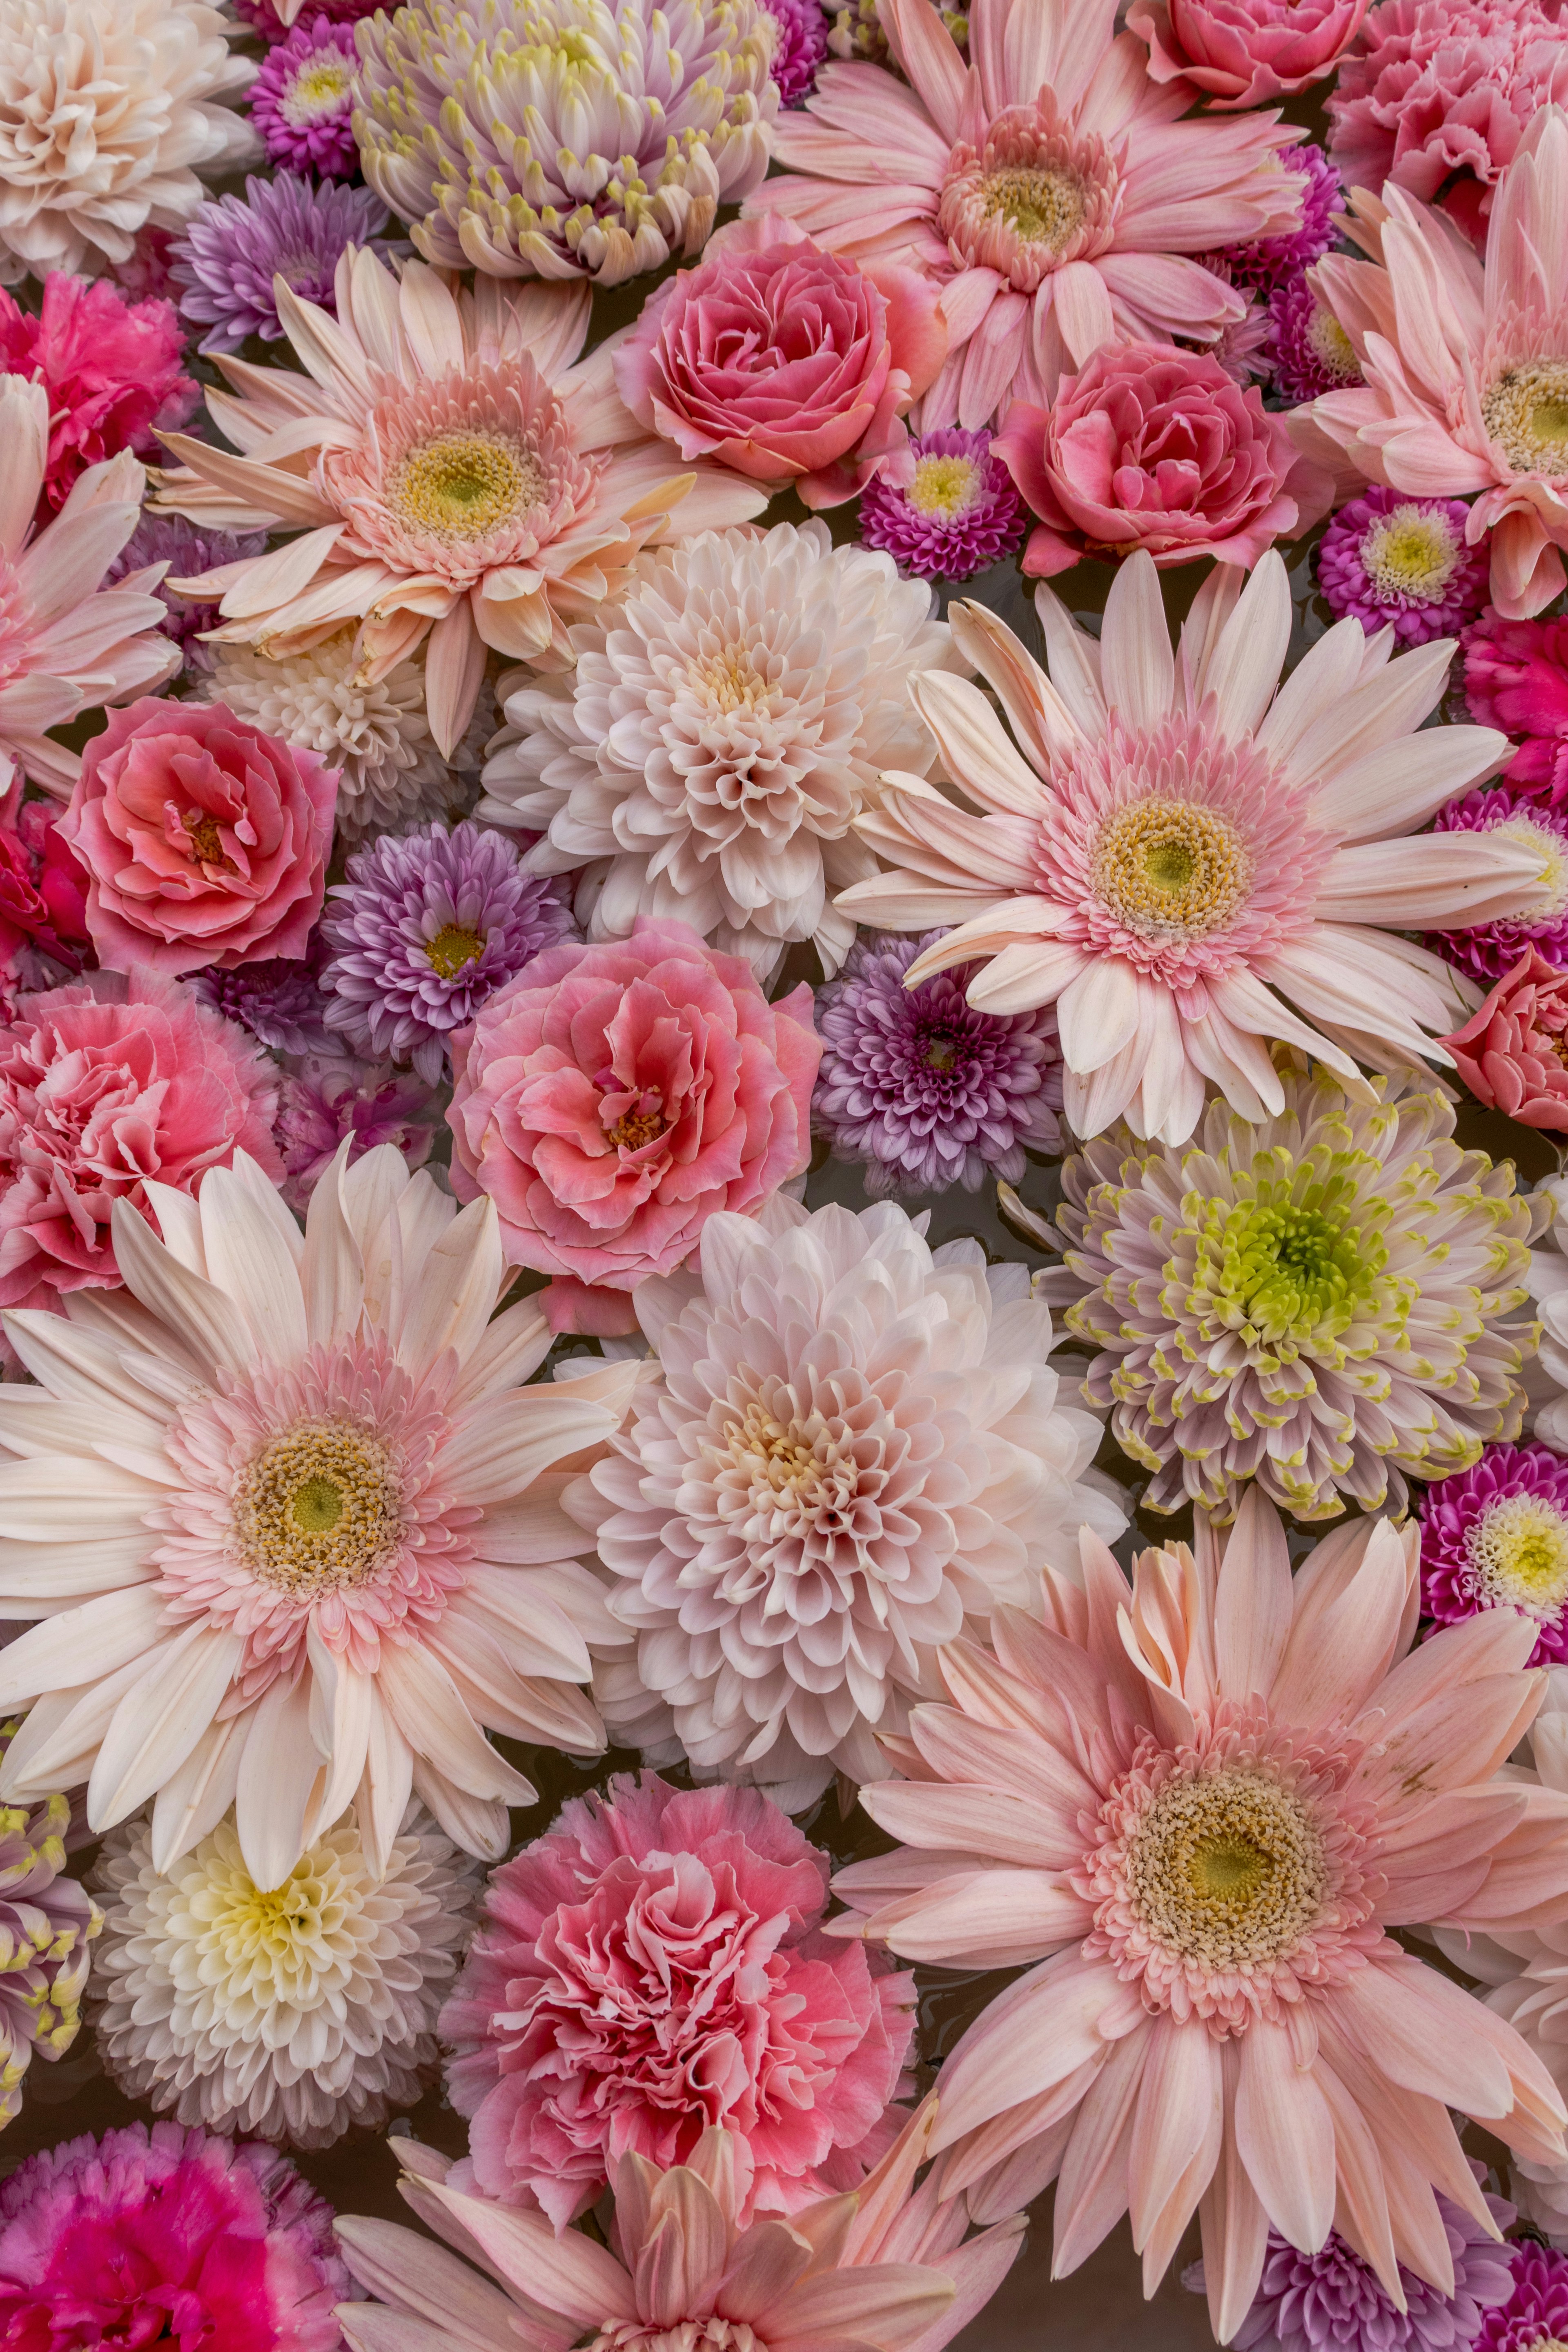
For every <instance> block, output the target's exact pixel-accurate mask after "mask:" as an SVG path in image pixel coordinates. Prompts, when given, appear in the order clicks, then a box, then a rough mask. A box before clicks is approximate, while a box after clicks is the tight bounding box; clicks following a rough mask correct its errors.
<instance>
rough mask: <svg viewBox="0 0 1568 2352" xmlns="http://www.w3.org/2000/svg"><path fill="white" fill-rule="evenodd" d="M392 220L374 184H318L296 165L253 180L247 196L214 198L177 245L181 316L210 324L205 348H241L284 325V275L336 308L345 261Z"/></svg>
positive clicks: (272, 338) (306, 294) (309, 296)
mask: <svg viewBox="0 0 1568 2352" xmlns="http://www.w3.org/2000/svg"><path fill="white" fill-rule="evenodd" d="M385 226H386V207H385V205H384V204H382V203H381V202H380V201H379V199H378V198H376V197H375V196H374V195H372V194H371V192H370V190H369V189H368V188H342V187H331V186H328V187H323V188H317V187H312V186H311V184H310V182H309V181H308V180H301V179H299V178H296V176H295V175H294V173H291V172H279V173H278V175H277V176H276V178H274V179H271V180H247V182H246V184H245V199H244V202H243V203H242V202H241V201H240V199H239V197H238V196H219V197H217V198H216V200H215V201H213V202H211V203H209V204H205V205H202V207H201V209H200V210H199V212H197V214H196V215H195V218H194V219H193V220H192V221H191V223H190V225H189V226H188V227H187V228H186V230H185V233H184V236H182V237H181V238H180V240H179V242H178V244H177V245H176V247H174V271H173V277H174V284H175V285H176V286H177V287H178V288H179V289H180V296H179V300H180V316H181V317H182V318H183V319H188V320H191V321H192V322H193V324H195V325H196V326H205V328H206V330H207V332H206V333H205V335H204V336H203V338H202V341H201V345H200V348H201V350H203V351H204V352H237V351H238V349H239V347H240V345H241V344H242V343H243V342H244V341H245V340H246V338H247V336H249V335H259V336H260V337H261V338H262V340H263V341H265V342H268V343H275V342H277V341H278V340H279V337H280V336H281V335H282V333H283V324H282V321H281V320H280V319H279V315H278V297H277V292H276V281H277V279H279V278H282V280H283V282H284V284H285V285H286V286H289V287H291V288H292V289H293V290H294V292H295V293H296V294H299V295H301V296H302V297H303V298H304V299H305V300H306V301H307V302H318V303H320V304H321V305H322V307H323V308H324V309H326V310H333V309H334V308H335V303H336V296H335V292H334V280H335V276H336V271H337V267H338V263H339V261H340V260H341V259H342V256H343V255H344V254H345V253H347V252H349V251H350V250H351V249H352V248H353V247H355V246H364V245H370V244H371V243H373V241H374V239H375V238H376V237H377V236H379V235H380V233H381V231H382V230H383V229H384V227H385Z"/></svg>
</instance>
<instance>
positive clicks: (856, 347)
mask: <svg viewBox="0 0 1568 2352" xmlns="http://www.w3.org/2000/svg"><path fill="white" fill-rule="evenodd" d="M946 356H947V329H946V327H945V326H944V325H943V323H942V310H941V308H940V306H939V304H938V300H937V289H936V287H935V286H934V285H932V284H931V282H930V281H929V280H928V279H927V278H923V277H921V275H920V274H919V273H917V272H916V271H915V270H913V269H911V268H907V267H902V266H900V265H899V264H897V263H894V262H889V261H880V262H878V261H868V262H867V263H866V264H865V265H864V266H863V267H860V268H857V266H856V264H855V263H854V262H853V261H849V260H840V259H839V258H838V257H837V256H836V255H834V254H831V253H825V252H824V251H823V249H822V247H820V246H819V245H817V244H816V243H815V242H814V241H813V239H812V238H810V237H809V236H806V235H805V231H804V230H802V229H798V228H796V226H795V223H794V222H793V221H789V220H773V219H763V220H751V221H737V222H735V223H734V224H733V225H732V226H731V227H729V228H726V229H721V231H720V233H719V235H718V236H715V237H713V238H711V239H710V241H709V244H708V247H707V249H706V251H705V252H704V254H703V257H702V259H701V261H700V263H699V264H698V266H697V268H695V269H682V270H680V271H679V272H678V273H677V275H676V276H675V277H674V278H671V279H670V280H669V281H668V284H667V285H664V286H661V287H660V288H659V289H658V292H657V293H655V294H652V295H650V296H649V298H648V299H647V302H646V303H645V305H644V306H643V312H642V316H641V317H640V318H639V320H637V325H636V327H635V328H634V329H633V331H632V333H631V335H630V337H629V339H628V340H627V341H626V342H624V343H623V344H622V345H621V346H620V348H619V350H618V351H617V352H616V362H615V364H616V383H617V384H618V385H619V387H620V394H621V398H622V399H623V400H624V401H625V402H626V406H627V407H628V408H629V409H630V410H631V412H632V415H634V416H635V417H636V418H637V422H638V423H639V424H640V425H644V426H645V427H646V428H647V430H648V431H649V432H653V433H658V434H659V435H661V436H662V437H663V438H664V439H665V440H667V441H673V442H674V444H675V446H676V447H677V448H678V449H679V452H680V454H681V456H682V457H687V458H691V457H716V458H718V459H720V460H721V463H722V464H724V465H726V466H732V467H734V468H735V470H736V472H737V473H741V474H745V475H747V476H749V477H750V478H752V480H753V481H759V482H769V483H772V484H773V485H774V486H775V487H782V486H783V485H784V483H786V482H794V484H795V488H796V489H797V490H798V491H799V493H800V495H801V497H802V498H803V499H805V503H806V505H807V506H808V507H828V506H837V505H838V504H839V503H840V502H841V501H842V500H843V499H850V498H853V497H854V496H855V494H856V492H857V491H858V490H860V489H863V488H865V486H866V484H867V483H868V481H870V480H871V479H872V478H874V477H875V475H876V473H877V470H878V466H879V462H880V460H881V459H882V458H884V457H887V456H888V455H889V452H890V451H892V450H895V449H902V448H903V447H905V446H907V443H908V438H909V436H908V435H907V433H906V432H905V429H904V426H903V425H902V423H901V422H900V419H901V418H902V416H903V413H904V411H905V410H906V409H907V408H908V407H909V405H910V402H911V401H912V400H915V399H917V398H918V397H919V395H920V394H921V393H922V392H924V391H925V390H926V388H927V386H928V385H929V384H930V383H931V382H932V381H933V380H934V378H935V376H936V373H937V371H938V370H939V369H940V367H941V366H942V361H943V360H944V359H945V358H946Z"/></svg>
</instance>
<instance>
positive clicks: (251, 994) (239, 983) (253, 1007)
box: [185, 956, 338, 1054]
mask: <svg viewBox="0 0 1568 2352" xmlns="http://www.w3.org/2000/svg"><path fill="white" fill-rule="evenodd" d="M185 986H186V987H187V988H189V989H193V990H194V991H195V993H196V995H198V996H199V997H200V998H201V1000H202V1003H204V1004H210V1005H211V1006H212V1008H213V1011H214V1012H215V1013H223V1014H224V1015H225V1017H226V1019H227V1020H230V1021H237V1022H238V1023H239V1024H240V1026H241V1027H242V1028H245V1029H248V1030H249V1032H250V1034H251V1035H252V1036H253V1037H255V1038H257V1039H258V1040H259V1042H260V1043H261V1044H262V1045H266V1046H268V1048H269V1049H270V1051H271V1052H273V1053H274V1054H335V1053H336V1052H337V1051H338V1041H337V1039H336V1038H335V1037H334V1036H333V1035H332V1034H331V1030H330V1029H329V1028H328V1026H327V1000H326V998H325V997H324V996H323V994H322V993H321V985H320V983H319V982H318V981H317V978H316V975H315V971H313V969H312V967H311V966H310V964H309V963H305V962H300V961H297V960H296V959H295V958H293V957H292V956H271V957H268V959H267V960H266V961H264V962H262V963H242V964H240V965H238V966H237V969H236V970H235V971H219V970H218V969H217V967H216V965H215V964H208V965H207V966H206V968H205V971H193V972H191V973H189V974H188V975H187V977H186V981H185Z"/></svg>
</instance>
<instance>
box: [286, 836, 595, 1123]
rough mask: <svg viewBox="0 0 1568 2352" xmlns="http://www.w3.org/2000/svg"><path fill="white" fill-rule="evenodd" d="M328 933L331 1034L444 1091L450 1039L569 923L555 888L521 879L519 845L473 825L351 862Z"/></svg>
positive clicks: (391, 844) (326, 923)
mask: <svg viewBox="0 0 1568 2352" xmlns="http://www.w3.org/2000/svg"><path fill="white" fill-rule="evenodd" d="M348 877H349V878H348V880H347V881H346V882H340V883H338V884H337V885H336V887H334V888H333V889H332V890H331V893H330V894H329V898H330V901H331V903H329V906H328V909H327V912H326V914H325V916H324V917H323V918H322V922H321V934H322V937H323V938H324V939H325V940H326V942H327V945H328V947H329V948H330V949H331V950H332V960H331V962H330V963H329V964H328V965H327V968H326V970H325V971H324V972H323V973H322V975H321V982H322V986H323V987H324V988H326V989H327V990H328V991H329V992H330V997H331V1001H330V1002H329V1004H328V1007H327V1023H328V1026H329V1027H330V1028H332V1029H336V1030H341V1031H342V1034H343V1035H344V1036H346V1037H347V1039H348V1041H349V1043H350V1044H351V1045H353V1049H354V1051H355V1052H356V1053H358V1054H362V1055H365V1056H366V1057H367V1058H385V1057H390V1058H391V1059H392V1060H393V1061H396V1062H408V1061H412V1063H413V1065H414V1066H415V1068H416V1070H417V1071H418V1073H419V1076H421V1077H422V1078H423V1079H424V1080H425V1081H426V1085H428V1086H437V1085H439V1083H440V1080H441V1076H442V1071H443V1068H444V1066H445V1063H446V1057H447V1038H448V1036H449V1035H450V1034H451V1032H452V1031H453V1030H454V1029H460V1028H462V1027H463V1026H464V1024H466V1023H468V1022H469V1021H471V1020H472V1019H473V1017H474V1015H475V1013H477V1012H478V1011H479V1007H480V1005H481V1004H483V1003H484V1002H485V1000H486V998H487V997H489V996H491V995H493V994H494V992H495V991H496V990H497V989H498V988H500V987H501V986H502V985H503V983H504V982H507V981H509V980H510V979H512V978H513V977H514V975H515V974H516V973H518V972H520V971H521V970H522V967H523V965H524V964H525V963H527V962H529V961H531V958H533V957H534V956H536V955H537V954H538V953H539V950H541V948H546V947H550V946H552V944H553V943H554V941H555V940H561V939H566V938H568V937H570V936H571V934H572V932H573V930H574V925H573V921H572V917H571V915H570V913H569V912H568V911H567V909H566V908H565V907H564V906H563V904H562V902H561V900H560V898H558V897H557V896H556V893H555V890H554V887H553V886H552V883H551V882H549V881H546V880H542V879H541V878H539V877H535V876H533V875H531V874H525V873H524V872H523V871H522V868H521V865H520V863H519V860H518V852H517V845H516V844H515V843H514V842H511V841H510V840H509V839H508V838H507V836H506V835H504V834H500V833H490V832H489V831H487V830H485V829H484V828H482V827H481V826H479V825H477V824H470V823H468V821H467V820H466V819H465V821H464V822H463V823H462V824H458V825H456V826H454V827H453V829H452V831H451V832H450V833H447V830H446V829H445V827H444V826H442V825H439V824H432V825H426V827H425V828H424V829H423V830H422V831H420V832H418V833H410V834H405V835H403V836H402V837H401V838H395V837H390V836H384V837H383V838H382V839H381V840H380V841H377V842H375V843H374V844H373V845H372V846H370V847H369V848H366V849H362V850H361V851H360V852H359V853H358V855H357V856H353V857H351V858H350V860H349V867H348Z"/></svg>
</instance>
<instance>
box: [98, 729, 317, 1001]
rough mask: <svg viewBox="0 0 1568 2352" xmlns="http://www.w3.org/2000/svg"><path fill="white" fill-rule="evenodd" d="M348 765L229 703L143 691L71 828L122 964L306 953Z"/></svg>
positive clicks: (101, 747)
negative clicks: (268, 728)
mask: <svg viewBox="0 0 1568 2352" xmlns="http://www.w3.org/2000/svg"><path fill="white" fill-rule="evenodd" d="M337 793H338V771H337V770H336V769H335V768H329V767H328V766H327V764H326V761H324V760H323V759H321V756H320V755H319V754H318V753H317V752H315V751H296V750H293V749H291V748H290V746H289V744H287V743H283V742H279V740H278V739H277V737H275V736H272V735H263V734H261V733H260V732H259V731H258V729H256V728H254V727H250V726H247V724H246V722H245V720H244V719H237V718H236V717H235V714H234V712H233V711H232V710H230V709H228V708H227V706H226V704H224V703H221V702H168V701H159V700H156V699H154V698H153V697H151V696H143V697H142V699H141V701H139V702H133V703H132V704H131V705H130V706H129V708H128V709H124V710H111V711H110V714H109V725H108V727H107V728H106V729H105V730H104V732H103V733H102V734H101V735H95V736H94V737H93V739H92V740H91V742H90V743H89V745H88V747H87V749H86V751H84V752H83V754H82V762H81V774H80V775H79V778H78V779H77V783H76V789H75V791H74V792H73V793H72V794H71V800H70V806H69V808H68V810H67V812H66V814H65V816H64V818H63V819H62V820H61V825H60V830H61V832H62V834H63V835H64V836H65V838H66V840H67V841H68V843H69V845H70V846H71V847H72V848H73V849H74V850H75V851H76V854H77V856H79V858H80V860H81V862H82V864H83V865H84V866H86V868H87V870H88V874H89V887H88V900H87V921H88V929H89V931H90V932H91V934H92V940H93V945H94V946H95V947H96V949H97V950H98V956H99V961H100V963H104V964H107V965H109V966H110V969H112V970H114V971H135V970H137V969H138V968H139V967H141V966H146V967H148V968H149V969H151V970H153V971H162V972H165V973H168V974H171V975H174V974H177V973H179V972H183V971H196V970H198V969H199V968H200V967H201V966H202V965H204V964H218V965H220V966H221V967H222V968H223V969H224V970H225V971H232V970H233V968H234V966H235V965H236V964H241V963H253V962H256V961H258V960H259V959H260V958H262V957H267V956H300V955H303V954H304V952H305V941H306V940H307V938H308V936H309V934H310V927H311V925H312V924H313V923H314V921H315V919H316V918H317V916H318V915H319V914H320V913H321V897H322V892H323V889H324V887H325V882H326V868H327V857H328V855H329V853H330V851H331V841H332V814H333V811H334V809H335V807H336V805H337Z"/></svg>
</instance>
